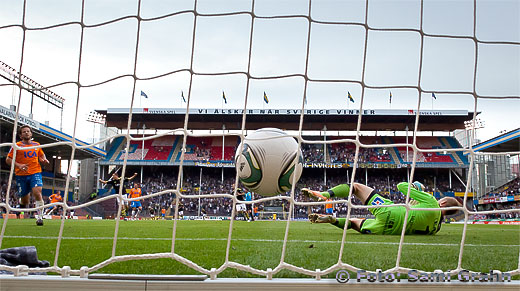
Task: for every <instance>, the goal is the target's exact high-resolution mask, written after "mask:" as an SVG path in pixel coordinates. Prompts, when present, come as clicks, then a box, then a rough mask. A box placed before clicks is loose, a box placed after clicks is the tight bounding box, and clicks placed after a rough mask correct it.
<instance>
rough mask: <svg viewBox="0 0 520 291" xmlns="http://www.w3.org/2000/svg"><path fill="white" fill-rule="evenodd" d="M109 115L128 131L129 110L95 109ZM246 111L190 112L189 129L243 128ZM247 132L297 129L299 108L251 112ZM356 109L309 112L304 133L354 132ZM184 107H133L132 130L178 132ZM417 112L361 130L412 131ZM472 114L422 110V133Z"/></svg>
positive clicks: (109, 122) (377, 113) (366, 123)
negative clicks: (264, 129) (249, 130)
mask: <svg viewBox="0 0 520 291" xmlns="http://www.w3.org/2000/svg"><path fill="white" fill-rule="evenodd" d="M96 111H97V112H98V113H100V114H103V115H106V126H108V127H116V128H119V129H126V128H127V123H128V113H129V111H130V110H129V108H108V109H107V110H96ZM242 111H243V109H217V108H211V109H190V112H189V114H190V116H189V123H188V129H194V130H202V129H212V130H215V129H222V125H223V124H224V125H225V127H226V129H228V130H237V129H241V123H242ZM247 111H248V112H247V118H246V125H245V126H246V129H258V128H262V127H277V128H282V129H286V130H297V129H298V128H299V124H300V114H301V110H299V109H248V110H247ZM358 114H359V110H357V109H306V110H305V116H304V120H303V121H304V122H303V130H316V131H317V130H322V129H323V128H324V126H326V127H327V130H345V131H349V130H355V129H356V127H357V121H358ZM185 115H186V109H185V108H134V109H133V113H132V124H131V128H142V127H143V125H145V126H146V128H147V129H175V128H182V127H183V126H184V118H185ZM415 117H416V110H413V109H410V110H408V109H365V110H363V117H362V124H361V130H370V131H376V130H377V131H400V130H405V129H406V127H407V126H408V129H410V130H411V129H413V128H414V126H415ZM472 118H473V113H472V112H468V111H467V110H421V111H420V118H419V130H420V131H453V130H456V129H464V128H465V127H464V121H467V120H471V119H472Z"/></svg>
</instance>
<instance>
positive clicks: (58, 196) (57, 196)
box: [45, 190, 63, 215]
mask: <svg viewBox="0 0 520 291" xmlns="http://www.w3.org/2000/svg"><path fill="white" fill-rule="evenodd" d="M49 200H50V201H51V203H58V202H62V201H63V198H62V197H61V191H59V190H58V191H56V193H54V194H52V195H51V196H49ZM56 209H58V205H54V206H51V207H49V210H47V212H45V214H46V215H49V214H51V213H52V212H54V210H56Z"/></svg>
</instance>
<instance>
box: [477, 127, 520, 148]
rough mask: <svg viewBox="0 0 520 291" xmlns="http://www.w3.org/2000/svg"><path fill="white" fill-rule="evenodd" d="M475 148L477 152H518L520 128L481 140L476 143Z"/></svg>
mask: <svg viewBox="0 0 520 291" xmlns="http://www.w3.org/2000/svg"><path fill="white" fill-rule="evenodd" d="M473 149H474V150H475V151H477V152H478V151H480V152H492V153H503V152H518V151H520V128H517V129H515V130H512V131H510V132H506V133H504V134H502V135H499V136H497V137H494V138H492V139H489V140H487V141H485V142H481V143H479V144H477V145H475V146H474V147H473Z"/></svg>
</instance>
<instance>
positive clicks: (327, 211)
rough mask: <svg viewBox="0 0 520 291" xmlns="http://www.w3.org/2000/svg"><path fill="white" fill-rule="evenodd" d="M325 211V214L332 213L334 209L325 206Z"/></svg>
mask: <svg viewBox="0 0 520 291" xmlns="http://www.w3.org/2000/svg"><path fill="white" fill-rule="evenodd" d="M325 212H326V213H327V214H333V213H334V209H332V208H327V209H325Z"/></svg>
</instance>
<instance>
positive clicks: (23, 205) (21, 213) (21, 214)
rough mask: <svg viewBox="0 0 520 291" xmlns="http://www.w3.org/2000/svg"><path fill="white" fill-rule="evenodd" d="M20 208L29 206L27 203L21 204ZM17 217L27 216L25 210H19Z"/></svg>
mask: <svg viewBox="0 0 520 291" xmlns="http://www.w3.org/2000/svg"><path fill="white" fill-rule="evenodd" d="M18 208H27V205H25V204H19V207H18ZM17 217H18V218H20V217H22V218H25V214H24V212H23V211H21V212H18V214H17Z"/></svg>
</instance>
